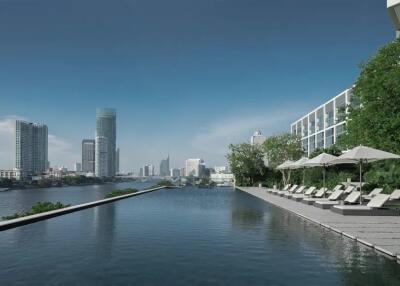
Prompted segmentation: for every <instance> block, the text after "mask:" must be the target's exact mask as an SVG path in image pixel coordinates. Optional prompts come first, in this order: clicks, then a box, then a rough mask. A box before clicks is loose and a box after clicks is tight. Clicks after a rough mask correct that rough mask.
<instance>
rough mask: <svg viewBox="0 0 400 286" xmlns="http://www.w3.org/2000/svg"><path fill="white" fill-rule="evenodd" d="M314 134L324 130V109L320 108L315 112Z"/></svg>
mask: <svg viewBox="0 0 400 286" xmlns="http://www.w3.org/2000/svg"><path fill="white" fill-rule="evenodd" d="M316 127H317V129H316V132H318V131H322V130H324V109H323V108H320V109H318V110H317V119H316Z"/></svg>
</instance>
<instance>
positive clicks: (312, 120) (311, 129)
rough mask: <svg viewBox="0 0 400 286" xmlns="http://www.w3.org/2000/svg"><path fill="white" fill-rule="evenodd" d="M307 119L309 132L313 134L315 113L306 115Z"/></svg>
mask: <svg viewBox="0 0 400 286" xmlns="http://www.w3.org/2000/svg"><path fill="white" fill-rule="evenodd" d="M308 120H309V122H310V134H314V133H315V113H311V114H310V115H309V116H308Z"/></svg>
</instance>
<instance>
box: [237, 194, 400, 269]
mask: <svg viewBox="0 0 400 286" xmlns="http://www.w3.org/2000/svg"><path fill="white" fill-rule="evenodd" d="M236 189H238V190H241V191H243V192H246V193H248V194H250V195H253V196H255V197H258V198H260V199H262V200H264V201H266V202H269V203H271V204H273V205H275V206H277V207H280V208H282V209H285V210H287V211H290V212H292V213H294V214H296V215H298V216H300V217H302V218H304V219H306V220H309V221H312V222H314V223H316V224H319V225H321V226H323V227H325V228H328V229H331V230H332V231H335V232H337V233H339V234H341V235H344V236H347V237H349V238H352V239H355V240H357V241H358V242H360V243H362V244H365V245H367V246H370V247H373V248H374V249H376V250H378V251H380V252H383V253H385V254H387V255H389V256H391V257H393V258H396V259H397V261H398V262H400V217H396V216H375V217H374V216H343V215H340V214H337V213H334V212H332V211H330V210H323V209H320V208H317V207H314V206H312V205H306V204H303V203H301V202H296V201H293V200H290V199H287V198H284V197H280V196H277V195H273V194H270V193H268V192H267V189H265V188H256V187H252V188H247V187H236Z"/></svg>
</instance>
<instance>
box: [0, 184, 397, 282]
mask: <svg viewBox="0 0 400 286" xmlns="http://www.w3.org/2000/svg"><path fill="white" fill-rule="evenodd" d="M0 265H1V267H0V285H163V286H165V285H400V266H399V265H398V264H397V263H396V262H393V261H391V260H389V259H387V258H385V257H384V256H382V255H379V254H377V253H375V252H374V251H373V250H371V249H369V248H366V247H363V246H360V245H357V244H356V243H354V241H352V240H349V239H346V238H343V237H340V236H338V235H337V234H335V233H332V232H330V231H328V230H324V229H322V228H320V227H319V226H315V225H312V224H310V223H307V222H305V221H303V220H301V219H299V218H298V217H296V216H294V215H291V214H289V213H287V212H285V211H283V210H281V209H278V208H276V207H274V206H271V205H269V204H267V203H265V202H263V201H261V200H259V199H257V198H254V197H252V196H250V195H248V194H245V193H243V192H240V191H234V190H232V189H223V188H222V189H217V188H216V189H213V190H205V189H195V188H186V189H178V190H176V189H175V190H162V191H159V192H154V193H150V194H146V195H143V196H139V197H135V198H130V199H126V200H123V201H119V202H116V203H113V204H109V205H103V206H100V207H96V208H93V209H88V210H84V211H81V212H77V213H73V214H69V215H65V216H62V217H57V218H54V219H50V220H47V221H42V222H38V223H35V224H32V225H27V226H23V227H20V228H17V229H13V230H8V231H4V232H0Z"/></svg>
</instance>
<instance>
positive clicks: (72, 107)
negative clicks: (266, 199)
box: [0, 0, 394, 171]
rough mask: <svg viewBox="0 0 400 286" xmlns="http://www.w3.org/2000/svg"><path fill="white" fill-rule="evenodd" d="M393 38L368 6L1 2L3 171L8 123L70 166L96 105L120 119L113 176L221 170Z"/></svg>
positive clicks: (260, 1) (329, 92)
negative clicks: (237, 150)
mask: <svg viewBox="0 0 400 286" xmlns="http://www.w3.org/2000/svg"><path fill="white" fill-rule="evenodd" d="M393 39H394V31H393V26H392V23H391V22H390V19H389V17H388V14H387V11H386V1H383V0H382V1H378V0H303V1H298V0H290V1H289V0H280V1H266V0H231V1H224V0H201V1H200V0H196V1H195V0H169V1H164V0H113V1H111V0H110V1H104V0H96V1H95V0H68V1H67V0H0V136H1V137H0V138H1V140H0V168H11V167H13V153H12V142H13V141H12V128H11V127H10V126H11V124H12V122H13V120H14V119H15V118H25V119H27V120H31V121H35V122H43V123H46V124H47V125H48V127H49V133H50V134H51V137H50V138H49V141H50V151H49V152H50V155H49V156H50V158H49V159H50V161H51V163H52V165H67V166H69V167H72V166H73V163H74V162H76V161H79V160H80V142H81V140H82V139H83V138H91V137H93V136H94V128H95V110H96V107H114V108H116V109H117V112H118V119H117V124H118V129H117V136H118V139H117V143H118V146H120V148H121V165H122V166H121V167H122V169H123V170H135V171H137V169H138V168H139V166H141V165H143V164H145V163H153V164H155V165H157V166H158V164H159V161H160V159H161V158H163V157H165V156H166V154H167V153H168V151H169V152H170V155H171V163H172V166H174V167H175V166H176V167H179V166H182V165H183V163H184V160H185V158H197V157H203V158H204V159H205V160H206V163H207V164H208V165H210V166H213V165H222V164H225V162H226V160H225V154H226V151H227V145H228V144H229V143H230V142H233V143H236V142H242V141H246V140H248V139H249V137H250V136H251V134H252V133H253V132H254V130H255V129H260V130H261V131H262V132H263V133H264V134H266V135H271V134H275V133H279V132H284V131H288V130H289V124H290V122H292V121H294V120H295V119H296V118H297V117H299V116H300V115H302V114H303V113H305V112H307V111H308V110H309V109H311V108H313V107H315V106H317V105H319V104H321V103H322V102H324V101H325V100H327V99H329V98H330V97H333V96H335V95H336V94H338V93H339V92H341V91H342V90H344V89H346V88H348V87H350V86H351V85H352V84H353V82H354V81H355V79H356V78H357V75H358V73H359V68H358V66H359V64H360V63H361V62H363V61H365V60H367V59H368V58H369V57H370V56H371V55H373V54H374V52H375V51H376V50H377V49H378V48H379V47H381V46H382V45H384V44H385V43H387V42H389V41H392V40H393Z"/></svg>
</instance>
